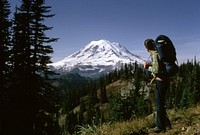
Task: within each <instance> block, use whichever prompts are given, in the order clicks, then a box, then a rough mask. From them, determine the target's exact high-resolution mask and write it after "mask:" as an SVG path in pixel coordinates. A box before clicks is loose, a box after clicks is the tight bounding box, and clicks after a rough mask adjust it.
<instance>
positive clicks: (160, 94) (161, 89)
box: [144, 39, 171, 133]
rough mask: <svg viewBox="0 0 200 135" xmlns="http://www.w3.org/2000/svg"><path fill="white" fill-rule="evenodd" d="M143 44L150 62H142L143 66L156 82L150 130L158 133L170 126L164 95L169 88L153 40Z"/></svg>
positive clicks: (167, 79)
mask: <svg viewBox="0 0 200 135" xmlns="http://www.w3.org/2000/svg"><path fill="white" fill-rule="evenodd" d="M144 46H145V48H146V49H147V51H148V52H149V53H150V56H151V62H152V63H151V64H150V63H148V62H144V68H145V69H148V70H149V71H150V72H151V74H152V75H153V79H152V81H154V80H155V82H156V90H155V109H156V116H157V117H156V127H154V128H152V129H150V132H155V133H160V132H162V131H163V132H165V131H166V127H167V126H169V128H171V124H170V121H169V119H168V117H167V113H166V110H165V95H166V91H167V89H168V88H169V85H170V82H169V77H168V76H166V75H165V74H164V73H163V72H162V68H163V64H162V62H161V60H160V58H159V55H158V52H157V50H156V48H155V41H154V40H153V39H146V40H145V42H144Z"/></svg>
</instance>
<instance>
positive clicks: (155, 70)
mask: <svg viewBox="0 0 200 135" xmlns="http://www.w3.org/2000/svg"><path fill="white" fill-rule="evenodd" d="M150 55H151V61H152V63H151V65H150V66H149V68H148V70H149V71H150V72H151V73H152V74H153V76H154V77H156V76H158V75H159V74H161V72H162V70H161V64H160V63H161V62H160V57H159V55H158V52H157V51H150Z"/></svg>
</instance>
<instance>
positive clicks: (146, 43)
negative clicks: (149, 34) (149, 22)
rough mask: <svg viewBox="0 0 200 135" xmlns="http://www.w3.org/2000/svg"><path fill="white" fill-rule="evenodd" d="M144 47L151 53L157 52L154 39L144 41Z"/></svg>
mask: <svg viewBox="0 0 200 135" xmlns="http://www.w3.org/2000/svg"><path fill="white" fill-rule="evenodd" d="M144 46H145V47H146V49H147V50H148V51H149V50H151V51H154V50H156V49H155V41H154V40H153V39H150V38H149V39H146V40H145V41H144Z"/></svg>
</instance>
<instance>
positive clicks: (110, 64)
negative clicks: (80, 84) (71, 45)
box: [50, 40, 143, 76]
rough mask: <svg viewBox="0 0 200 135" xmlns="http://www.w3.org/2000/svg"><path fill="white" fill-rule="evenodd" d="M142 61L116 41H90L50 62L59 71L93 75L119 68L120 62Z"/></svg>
mask: <svg viewBox="0 0 200 135" xmlns="http://www.w3.org/2000/svg"><path fill="white" fill-rule="evenodd" d="M136 61H137V62H138V63H142V61H143V60H142V59H141V58H140V57H139V56H137V55H134V54H132V53H130V52H129V51H128V50H127V49H126V48H124V47H122V46H121V45H120V44H119V43H117V42H113V43H112V42H110V41H108V40H98V41H92V42H90V43H89V44H88V45H86V46H85V47H84V48H82V49H80V50H79V51H78V52H76V53H74V54H72V55H70V56H68V57H66V58H64V59H63V60H61V61H58V62H56V63H52V64H50V65H51V66H53V67H54V69H55V70H57V71H59V72H69V71H70V72H77V73H79V74H81V75H83V76H94V75H96V74H103V73H107V72H109V71H111V70H113V69H115V68H120V67H121V65H122V63H134V62H136Z"/></svg>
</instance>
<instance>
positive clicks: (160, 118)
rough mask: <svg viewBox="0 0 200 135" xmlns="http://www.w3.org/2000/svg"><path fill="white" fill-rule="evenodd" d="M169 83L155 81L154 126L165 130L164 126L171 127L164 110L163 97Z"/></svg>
mask: <svg viewBox="0 0 200 135" xmlns="http://www.w3.org/2000/svg"><path fill="white" fill-rule="evenodd" d="M169 85H170V83H169V82H164V81H158V80H157V81H156V93H155V106H156V113H157V117H156V125H157V127H159V128H161V129H163V130H166V126H171V125H170V121H169V119H168V117H167V113H166V110H165V96H166V92H167V90H168V88H169Z"/></svg>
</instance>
